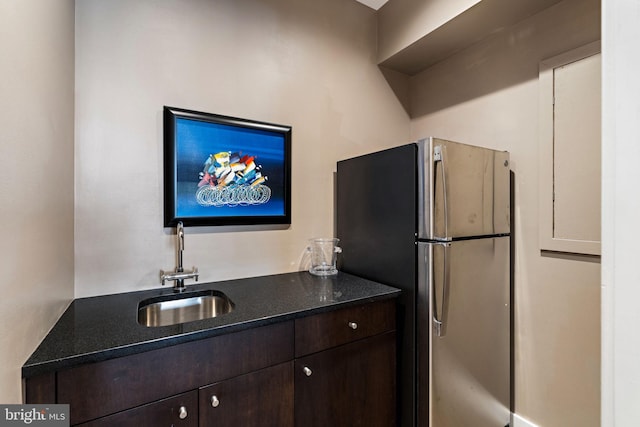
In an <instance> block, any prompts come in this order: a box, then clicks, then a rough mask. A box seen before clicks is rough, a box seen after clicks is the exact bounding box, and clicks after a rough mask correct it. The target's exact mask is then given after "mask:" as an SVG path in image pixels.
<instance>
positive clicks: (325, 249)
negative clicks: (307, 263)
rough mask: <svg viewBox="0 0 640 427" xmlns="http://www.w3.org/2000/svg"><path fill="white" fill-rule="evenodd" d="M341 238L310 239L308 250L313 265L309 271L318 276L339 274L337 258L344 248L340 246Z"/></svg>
mask: <svg viewBox="0 0 640 427" xmlns="http://www.w3.org/2000/svg"><path fill="white" fill-rule="evenodd" d="M339 241H340V239H333V238H315V239H309V246H308V247H307V251H309V252H310V253H311V267H310V268H309V273H311V274H314V275H316V276H331V275H333V274H338V269H337V268H336V260H337V258H338V254H339V253H341V252H342V249H341V248H340V247H339V246H338V242H339Z"/></svg>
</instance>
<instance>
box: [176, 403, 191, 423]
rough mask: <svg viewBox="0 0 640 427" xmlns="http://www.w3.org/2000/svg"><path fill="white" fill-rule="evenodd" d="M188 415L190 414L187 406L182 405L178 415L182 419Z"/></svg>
mask: <svg viewBox="0 0 640 427" xmlns="http://www.w3.org/2000/svg"><path fill="white" fill-rule="evenodd" d="M187 415H189V414H188V413H187V408H185V407H184V406H181V407H180V409H178V416H179V417H180V419H181V420H184V419H185V418H187Z"/></svg>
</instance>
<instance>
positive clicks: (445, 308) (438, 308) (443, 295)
mask: <svg viewBox="0 0 640 427" xmlns="http://www.w3.org/2000/svg"><path fill="white" fill-rule="evenodd" d="M438 247H441V248H442V274H441V275H440V277H441V283H442V284H441V289H442V292H440V293H438V292H437V286H438V280H436V274H434V277H433V280H432V281H431V282H432V283H433V294H432V295H433V299H432V301H433V332H434V334H435V336H437V337H444V336H445V335H446V334H447V315H448V313H449V285H450V281H451V274H450V273H451V271H450V262H449V248H450V247H451V243H448V242H443V243H436V244H435V245H434V250H437V248H438ZM433 259H434V261H435V253H434V258H433ZM434 271H435V269H434ZM438 295H439V296H440V298H439V299H440V304H438Z"/></svg>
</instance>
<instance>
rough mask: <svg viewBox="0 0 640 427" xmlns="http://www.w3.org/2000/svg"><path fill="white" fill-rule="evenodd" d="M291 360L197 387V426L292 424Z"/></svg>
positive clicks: (282, 426)
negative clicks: (198, 389)
mask: <svg viewBox="0 0 640 427" xmlns="http://www.w3.org/2000/svg"><path fill="white" fill-rule="evenodd" d="M292 363H293V362H287V363H283V364H280V365H276V366H273V367H270V368H265V369H262V370H260V371H256V372H252V373H250V374H246V375H241V376H239V377H235V378H231V379H229V380H226V381H221V382H219V383H216V384H212V385H210V386H207V387H203V388H201V389H200V392H199V395H200V397H199V399H200V426H201V427H206V426H211V427H214V426H215V427H226V426H234V427H237V426H243V427H252V426H255V427H269V426H272V427H293V371H292V369H293V366H292Z"/></svg>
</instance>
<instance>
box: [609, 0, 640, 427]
mask: <svg viewBox="0 0 640 427" xmlns="http://www.w3.org/2000/svg"><path fill="white" fill-rule="evenodd" d="M602 6H603V27H602V41H603V56H602V60H603V79H602V83H603V137H602V145H603V150H602V157H603V162H602V175H603V177H602V178H603V185H602V196H603V197H602V207H603V211H602V254H603V255H602V314H603V316H602V335H603V336H602V362H603V364H602V426H603V427H610V426H617V427H627V426H637V425H638V424H639V423H640V364H639V363H638V362H639V361H640V332H639V327H640V270H639V269H638V258H639V257H640V251H639V250H638V240H639V239H640V222H639V221H638V217H639V215H640V197H639V196H638V194H639V191H638V184H639V183H640V168H639V167H638V165H640V144H639V143H638V135H640V120H639V118H640V96H639V95H640V81H639V80H638V76H639V75H640V51H639V50H638V40H640V27H639V26H638V18H639V17H640V3H639V2H638V1H634V0H603V2H602Z"/></svg>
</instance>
